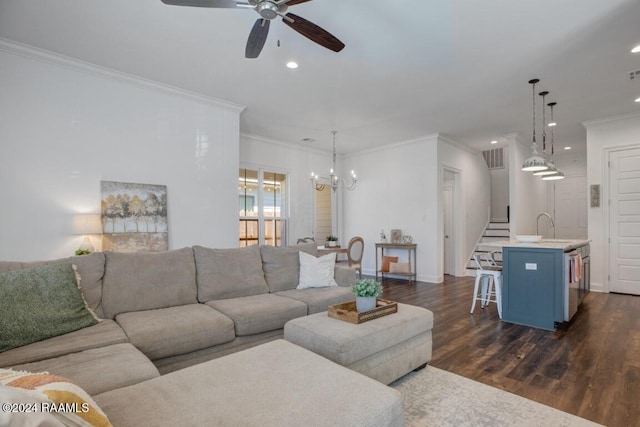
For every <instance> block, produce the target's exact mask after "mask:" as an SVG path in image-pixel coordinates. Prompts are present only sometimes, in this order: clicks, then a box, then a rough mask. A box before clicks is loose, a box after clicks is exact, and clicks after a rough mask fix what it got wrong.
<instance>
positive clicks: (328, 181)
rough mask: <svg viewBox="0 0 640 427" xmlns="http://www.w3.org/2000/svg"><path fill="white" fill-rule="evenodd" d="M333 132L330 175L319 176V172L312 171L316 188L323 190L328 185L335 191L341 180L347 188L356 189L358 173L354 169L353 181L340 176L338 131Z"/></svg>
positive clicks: (312, 178)
mask: <svg viewBox="0 0 640 427" xmlns="http://www.w3.org/2000/svg"><path fill="white" fill-rule="evenodd" d="M331 133H332V134H333V161H332V164H331V169H329V176H328V177H324V176H318V174H316V173H314V172H311V182H312V183H313V184H314V186H315V189H316V190H317V191H322V190H324V189H325V187H326V186H327V185H328V186H330V187H331V190H332V191H333V192H334V193H335V191H336V190H337V189H338V186H339V185H340V182H342V184H343V185H344V187H345V188H346V189H347V190H355V189H356V186H357V185H358V179H357V178H356V174H355V172H354V171H351V181H350V182H349V183H347V181H346V180H345V179H344V178H340V177H339V176H338V175H336V173H337V169H336V133H338V131H335V130H334V131H331Z"/></svg>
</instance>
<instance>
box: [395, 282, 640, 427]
mask: <svg viewBox="0 0 640 427" xmlns="http://www.w3.org/2000/svg"><path fill="white" fill-rule="evenodd" d="M445 277H446V279H445V282H444V283H441V284H432V283H425V282H417V283H416V284H408V283H407V282H406V281H402V280H392V279H385V280H384V281H383V289H384V293H383V295H382V297H383V298H386V299H390V300H393V301H398V302H403V303H407V304H413V305H417V306H421V307H425V308H427V309H429V310H431V311H432V312H433V314H434V327H433V359H432V360H431V362H430V364H431V365H432V366H435V367H437V368H440V369H444V370H446V371H450V372H454V373H456V374H459V375H462V376H464V377H467V378H471V379H473V380H476V381H479V382H481V383H484V384H488V385H491V386H494V387H498V388H501V389H503V390H506V391H509V392H511V393H515V394H518V395H520V396H523V397H526V398H528V399H531V400H535V401H536V402H540V403H543V404H545V405H549V406H551V407H554V408H557V409H560V410H562V411H565V412H569V413H571V414H575V415H578V416H580V417H583V418H586V419H588V420H591V421H595V422H597V423H600V424H604V425H607V426H610V427H617V426H621V427H623V426H624V427H628V426H640V297H634V296H629V295H617V294H603V293H596V292H591V293H590V294H588V295H587V297H586V298H585V301H584V303H583V304H582V306H581V308H580V310H579V311H578V313H577V314H576V316H575V317H574V318H573V321H572V322H571V324H570V325H569V326H568V328H565V329H561V330H558V331H556V332H549V331H542V330H539V329H534V328H529V327H525V326H520V325H514V324H510V323H505V322H502V321H500V319H499V318H498V313H497V310H496V307H495V305H493V304H492V305H490V306H489V307H488V308H486V309H484V310H482V309H480V308H479V307H478V306H476V310H475V313H474V314H473V315H471V314H469V309H470V307H471V296H472V294H473V280H474V279H473V278H471V277H464V278H456V277H451V276H445Z"/></svg>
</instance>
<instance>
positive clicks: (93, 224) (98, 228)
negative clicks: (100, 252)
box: [73, 214, 102, 252]
mask: <svg viewBox="0 0 640 427" xmlns="http://www.w3.org/2000/svg"><path fill="white" fill-rule="evenodd" d="M73 234H79V235H83V236H84V239H82V243H81V244H80V247H79V248H78V250H79V251H88V252H93V251H94V250H95V248H94V247H93V245H92V244H91V239H90V238H89V235H91V234H102V221H101V220H100V214H77V215H75V216H74V217H73Z"/></svg>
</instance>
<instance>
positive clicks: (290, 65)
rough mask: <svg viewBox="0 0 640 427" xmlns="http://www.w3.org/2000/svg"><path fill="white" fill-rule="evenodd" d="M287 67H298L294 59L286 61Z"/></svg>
mask: <svg viewBox="0 0 640 427" xmlns="http://www.w3.org/2000/svg"><path fill="white" fill-rule="evenodd" d="M287 68H291V69H292V70H293V69H295V68H298V63H297V62H295V61H289V62H287Z"/></svg>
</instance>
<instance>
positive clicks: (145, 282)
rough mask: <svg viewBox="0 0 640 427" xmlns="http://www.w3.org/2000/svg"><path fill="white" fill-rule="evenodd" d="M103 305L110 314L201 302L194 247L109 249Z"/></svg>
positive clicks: (112, 315) (109, 316) (106, 314)
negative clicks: (132, 250)
mask: <svg viewBox="0 0 640 427" xmlns="http://www.w3.org/2000/svg"><path fill="white" fill-rule="evenodd" d="M105 257H106V264H105V275H104V287H103V291H102V307H103V310H104V314H105V316H106V317H108V318H110V319H113V318H114V317H115V316H116V315H117V314H120V313H127V312H130V311H143V310H152V309H155V308H165V307H172V306H174V305H186V304H194V303H196V302H197V290H196V266H195V262H194V260H193V251H192V250H191V248H183V249H177V250H173V251H167V252H156V253H117V252H105Z"/></svg>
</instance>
